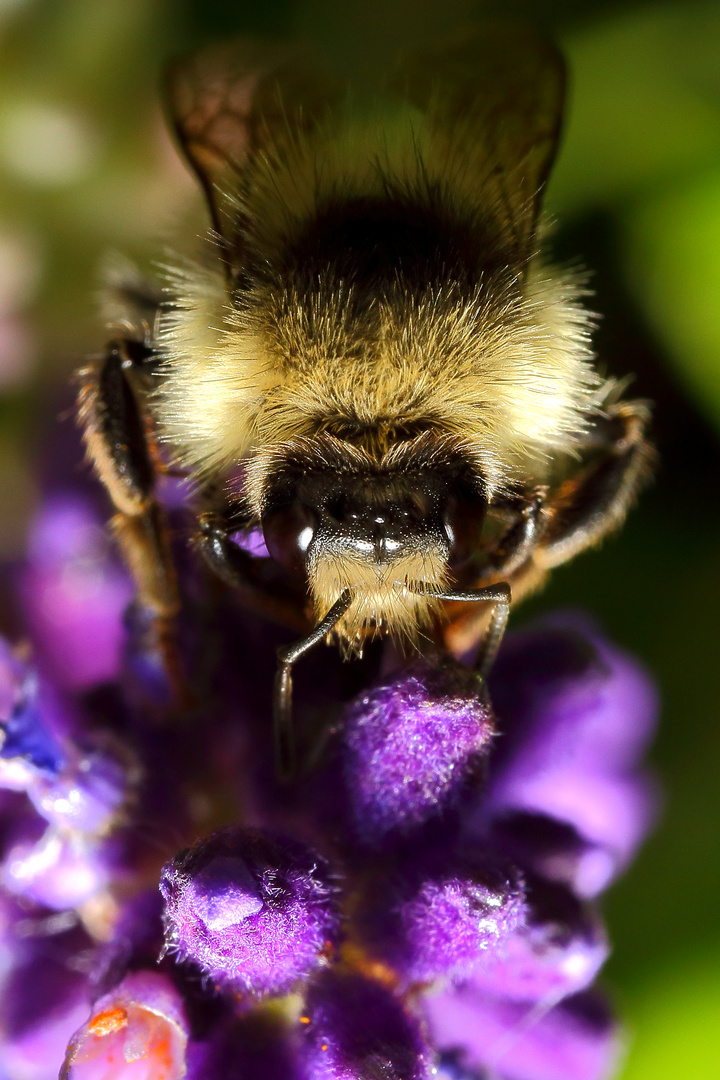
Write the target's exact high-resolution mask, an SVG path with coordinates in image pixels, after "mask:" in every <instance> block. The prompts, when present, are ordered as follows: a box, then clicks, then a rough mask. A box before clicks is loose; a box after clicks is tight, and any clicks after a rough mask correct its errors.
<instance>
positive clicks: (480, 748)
mask: <svg viewBox="0 0 720 1080" xmlns="http://www.w3.org/2000/svg"><path fill="white" fill-rule="evenodd" d="M479 689H480V688H479V684H478V681H477V678H476V677H475V676H474V675H473V674H472V673H470V672H468V671H467V670H466V669H464V668H462V667H460V666H459V665H455V666H451V665H448V666H446V667H443V668H438V667H432V666H430V665H429V664H427V663H424V662H418V663H416V664H415V665H413V666H412V667H411V668H409V669H406V670H405V671H403V672H402V673H401V674H399V675H398V676H396V677H395V678H394V679H392V680H388V681H386V682H384V683H382V684H381V685H379V686H376V687H374V688H373V689H372V690H370V691H368V693H366V694H364V695H363V696H362V697H360V698H358V699H357V700H356V701H355V702H353V704H352V705H351V706H350V707H349V708H348V710H347V713H346V717H345V727H344V729H343V749H342V753H343V769H344V777H345V784H346V786H347V792H348V798H349V804H350V814H351V823H352V828H353V830H354V832H355V834H356V835H357V836H358V838H359V839H360V840H361V841H362V842H363V843H365V844H370V845H374V844H377V843H380V842H382V841H383V840H384V839H385V838H386V837H388V836H393V835H407V834H408V833H410V832H412V831H413V830H414V829H416V828H417V827H418V826H420V825H422V824H424V823H425V822H426V821H428V820H431V819H433V818H436V817H438V816H440V815H442V814H443V813H445V812H447V811H448V810H450V809H452V808H454V807H455V806H456V805H457V804H458V803H459V802H460V800H461V797H462V796H463V795H464V794H465V793H466V791H467V789H468V785H469V782H470V781H471V779H472V778H473V777H474V776H476V775H477V773H478V771H479V769H480V768H481V766H482V764H483V762H484V759H485V757H486V756H487V754H488V752H489V749H490V745H491V742H492V737H493V731H494V729H493V717H492V713H491V712H490V710H489V708H488V706H487V705H486V704H485V703H484V702H483V701H482V700H481V699H480V697H479Z"/></svg>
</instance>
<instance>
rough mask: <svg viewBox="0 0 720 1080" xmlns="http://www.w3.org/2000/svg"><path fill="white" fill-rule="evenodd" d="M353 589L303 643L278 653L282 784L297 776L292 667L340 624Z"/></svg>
mask: <svg viewBox="0 0 720 1080" xmlns="http://www.w3.org/2000/svg"><path fill="white" fill-rule="evenodd" d="M352 599H353V595H352V592H351V591H350V589H345V591H344V592H342V593H341V594H340V596H339V597H338V599H337V600H336V601H335V603H334V604H333V606H332V607H331V608H330V610H329V611H328V613H327V615H326V616H325V618H324V619H322V620H321V621H320V622H319V623H318V625H317V626H316V627H315V628H314V630H312V632H311V633H310V634H308V636H307V637H306V638H303V639H302V641H297V642H295V644H294V645H288V646H286V647H285V648H281V649H278V654H277V656H278V670H277V675H276V676H275V689H274V693H273V730H274V735H275V769H276V772H277V776H278V779H279V780H285V781H288V780H291V779H292V778H293V776H294V775H295V739H294V737H293V729H292V666H293V664H294V663H295V661H296V660H299V659H300V657H301V656H303V655H304V654H305V653H306V652H308V650H309V649H312V648H313V646H315V645H318V644H319V643H320V642H321V641H322V640H323V638H325V637H326V636H327V635H328V634H329V633H330V631H331V630H332V629H333V627H334V626H335V625H336V623H338V622H339V621H340V619H341V618H342V617H343V615H344V614H345V612H346V611H347V609H348V608H349V607H350V604H351V603H352Z"/></svg>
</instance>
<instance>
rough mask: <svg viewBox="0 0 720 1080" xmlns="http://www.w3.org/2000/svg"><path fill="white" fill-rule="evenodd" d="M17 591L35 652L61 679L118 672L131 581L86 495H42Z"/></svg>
mask: <svg viewBox="0 0 720 1080" xmlns="http://www.w3.org/2000/svg"><path fill="white" fill-rule="evenodd" d="M21 593H22V597H23V601H24V613H25V618H26V620H27V623H28V627H29V629H30V631H31V633H32V635H33V638H34V640H35V643H36V647H37V649H38V653H39V655H40V656H41V658H42V660H43V664H44V666H45V668H46V669H47V670H48V672H49V673H50V674H51V675H52V677H53V679H54V680H55V681H56V683H57V684H58V685H59V686H62V687H67V688H70V689H82V688H85V687H88V686H92V685H94V684H96V683H99V682H102V681H105V680H109V679H114V678H116V677H117V675H118V673H119V671H120V666H121V660H122V649H123V643H124V640H125V631H124V627H123V612H124V611H125V608H126V607H127V605H128V604H129V603H130V601H131V600H132V596H133V588H132V584H131V582H130V579H129V577H128V575H127V573H126V572H125V571H124V570H123V569H122V568H121V567H120V564H119V562H118V561H117V558H116V557H115V556H114V555H113V554H112V553H111V549H110V544H109V535H108V530H107V526H106V525H105V523H104V521H103V520H102V518H101V517H100V516H99V515H98V514H97V513H96V512H95V510H94V509H93V506H92V504H91V503H90V501H89V500H87V499H85V498H83V496H81V495H78V494H77V493H74V492H73V493H67V494H64V495H55V496H53V497H52V498H50V499H48V500H47V501H46V502H45V504H44V505H43V507H42V508H41V510H40V512H39V514H38V516H37V518H36V519H35V522H34V523H33V525H32V528H31V533H30V546H29V557H28V562H27V565H26V567H25V570H24V573H23V576H22V582H21Z"/></svg>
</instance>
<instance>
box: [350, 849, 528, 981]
mask: <svg viewBox="0 0 720 1080" xmlns="http://www.w3.org/2000/svg"><path fill="white" fill-rule="evenodd" d="M437 862H438V860H437V859H436V860H435V863H436V864H435V865H432V864H430V865H428V864H427V863H426V864H425V865H423V864H422V863H420V864H419V865H412V863H411V864H410V865H409V866H407V865H404V864H401V866H400V867H399V868H398V870H397V872H396V873H395V874H394V875H393V876H392V877H391V878H390V879H388V880H384V879H380V880H379V881H372V883H371V886H370V889H369V893H370V898H369V901H368V906H369V908H370V911H369V913H368V914H367V915H366V929H365V933H366V935H367V937H368V939H369V946H370V948H371V950H372V951H373V953H374V954H375V955H377V956H379V957H380V958H381V959H382V960H383V961H385V962H386V963H388V964H389V965H390V966H391V967H392V968H393V969H394V970H395V971H396V972H397V973H398V975H399V976H400V977H401V979H402V980H403V982H405V983H413V982H431V981H433V980H434V979H438V978H460V977H467V976H469V975H471V974H472V973H473V972H475V971H476V970H478V968H480V969H482V968H483V966H484V965H486V964H487V963H488V961H489V959H490V958H492V957H493V956H495V955H496V954H502V953H504V951H505V949H506V948H507V942H508V939H511V938H512V935H513V933H514V932H516V931H518V930H519V928H520V927H524V926H525V923H526V920H527V909H526V903H525V887H524V882H523V880H522V878H521V877H520V875H519V873H518V871H517V870H516V869H515V867H514V866H513V865H512V864H511V863H507V862H501V861H499V860H497V859H491V858H486V859H485V860H484V861H482V862H480V863H476V864H474V865H473V863H472V862H470V861H469V860H467V859H466V860H460V859H458V858H454V859H453V860H451V861H448V860H447V859H445V860H444V861H442V862H440V864H439V865H437ZM373 896H377V900H376V901H375V902H374V903H375V906H374V908H373V900H372V897H373Z"/></svg>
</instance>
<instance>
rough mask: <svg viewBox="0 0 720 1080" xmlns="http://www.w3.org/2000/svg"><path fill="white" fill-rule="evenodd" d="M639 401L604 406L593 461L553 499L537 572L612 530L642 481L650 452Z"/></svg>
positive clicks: (650, 461)
mask: <svg viewBox="0 0 720 1080" xmlns="http://www.w3.org/2000/svg"><path fill="white" fill-rule="evenodd" d="M648 420H649V410H648V407H647V405H646V404H645V403H644V402H642V401H619V402H616V403H614V404H613V405H610V406H609V407H608V408H607V409H606V411H605V414H604V415H603V416H602V417H600V418H599V419H598V421H597V423H596V425H595V428H594V430H593V432H592V434H591V442H590V448H591V449H592V450H594V451H595V453H594V460H593V461H592V462H591V463H590V464H588V465H586V466H585V467H584V468H583V469H580V470H579V471H578V472H577V473H576V474H575V475H574V476H573V477H571V478H570V479H569V480H568V481H566V483H565V484H563V485H561V487H560V489H559V490H558V491H557V492H556V493H555V494H554V496H553V499H552V500H551V502H550V503H549V505H548V523H547V526H546V528H545V530H544V533H543V536H542V540H541V543H540V545H539V548H538V552H537V556H536V559H537V563H538V564H539V565H540V566H541V567H542V568H543V569H550V568H552V567H554V566H560V565H561V564H562V563H564V562H567V561H568V560H569V559H572V558H573V557H574V556H575V555H577V554H579V552H581V551H584V550H585V548H588V547H592V546H593V545H595V544H598V543H599V542H600V541H601V540H602V539H603V538H604V537H605V536H607V535H608V534H609V533H611V532H613V531H614V530H615V529H618V528H619V527H620V526H621V525H622V523H623V521H624V520H625V517H626V515H627V512H628V510H629V509H630V507H631V505H632V503H633V502H634V500H635V497H636V496H637V493H638V491H639V490H640V488H641V487H642V486H643V485H644V484H645V483H646V482H647V480H648V479H649V477H650V475H651V473H652V466H653V463H654V460H655V451H654V449H653V447H652V446H651V444H650V443H649V442H648V440H647V439H646V437H645V430H646V427H647V424H648Z"/></svg>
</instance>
